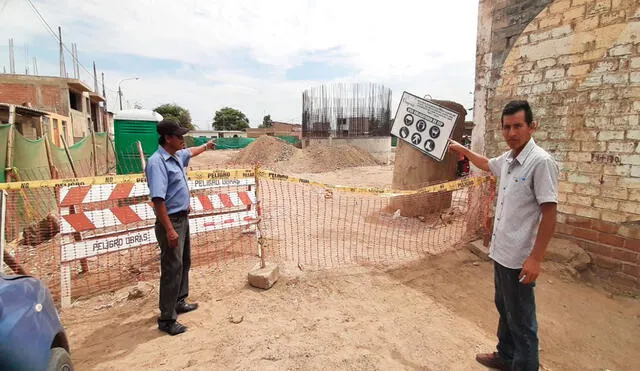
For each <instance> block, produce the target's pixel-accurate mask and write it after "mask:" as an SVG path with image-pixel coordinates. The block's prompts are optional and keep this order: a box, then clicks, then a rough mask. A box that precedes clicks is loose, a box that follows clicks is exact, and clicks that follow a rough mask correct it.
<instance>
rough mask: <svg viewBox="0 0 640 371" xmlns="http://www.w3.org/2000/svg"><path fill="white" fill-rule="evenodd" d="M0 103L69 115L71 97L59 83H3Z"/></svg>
mask: <svg viewBox="0 0 640 371" xmlns="http://www.w3.org/2000/svg"><path fill="white" fill-rule="evenodd" d="M0 102H2V103H10V104H18V105H24V104H26V103H31V106H32V107H33V108H36V109H40V110H43V111H48V112H54V113H58V114H62V115H65V116H68V115H69V97H68V90H67V88H66V85H64V86H62V85H61V84H60V83H59V82H58V83H55V82H53V83H50V84H45V83H35V82H24V83H23V82H19V81H11V79H10V78H9V79H7V81H3V82H1V83H0Z"/></svg>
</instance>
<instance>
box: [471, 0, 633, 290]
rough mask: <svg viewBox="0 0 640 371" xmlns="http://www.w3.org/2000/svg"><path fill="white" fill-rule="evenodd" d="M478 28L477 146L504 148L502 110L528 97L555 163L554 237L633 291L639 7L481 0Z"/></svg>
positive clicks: (627, 0)
mask: <svg viewBox="0 0 640 371" xmlns="http://www.w3.org/2000/svg"><path fill="white" fill-rule="evenodd" d="M525 5H526V6H525ZM478 31H479V32H478V51H477V57H478V62H477V76H478V81H477V87H476V97H475V99H476V109H478V111H477V112H475V116H474V121H476V124H477V125H478V126H479V127H481V128H482V129H481V130H482V132H481V133H474V137H473V139H474V141H475V142H476V143H474V144H473V145H474V149H476V150H483V151H484V152H485V153H486V154H487V155H490V156H494V155H497V154H499V153H501V152H502V151H505V150H506V145H505V143H504V140H503V138H502V133H501V131H500V112H501V110H502V107H503V106H504V104H506V102H508V101H509V100H511V99H514V98H523V99H527V100H528V101H529V102H530V103H531V104H532V106H533V109H534V115H535V117H536V120H537V121H538V122H539V124H540V128H539V130H538V131H537V132H536V133H535V135H534V138H535V139H536V141H537V143H538V144H539V145H540V146H542V147H543V148H545V149H546V150H548V151H549V152H551V153H552V154H553V155H554V157H555V158H556V159H557V161H558V163H559V165H560V167H561V174H560V204H559V211H560V219H559V222H560V225H559V227H558V233H559V234H561V235H563V236H565V237H571V238H574V239H576V241H578V242H579V244H580V245H581V246H582V247H583V248H585V249H587V250H588V251H589V252H590V253H591V254H592V255H593V256H594V261H595V262H596V264H597V266H598V267H599V268H600V269H601V270H602V273H603V277H605V278H607V279H610V280H611V282H613V283H615V284H616V285H619V286H623V287H625V288H629V289H632V290H635V291H639V290H640V260H639V258H638V252H639V250H638V241H639V240H640V237H639V236H638V235H637V233H638V232H640V122H639V114H640V39H638V38H637V35H639V34H640V3H639V2H638V1H636V0H555V1H549V0H538V1H515V0H495V1H489V0H484V1H481V3H480V21H479V30H478Z"/></svg>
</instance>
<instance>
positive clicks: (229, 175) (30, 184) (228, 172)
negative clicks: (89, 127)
mask: <svg viewBox="0 0 640 371" xmlns="http://www.w3.org/2000/svg"><path fill="white" fill-rule="evenodd" d="M187 175H188V177H189V179H190V180H209V179H242V178H253V177H254V176H255V172H254V170H253V169H225V170H195V171H189V172H188V173H187ZM146 181H147V178H146V177H145V176H144V174H127V175H105V176H95V177H86V178H69V179H47V180H31V181H27V182H10V183H0V190H21V189H35V188H56V187H70V186H91V185H98V184H120V183H141V182H146Z"/></svg>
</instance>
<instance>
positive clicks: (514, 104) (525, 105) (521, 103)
mask: <svg viewBox="0 0 640 371" xmlns="http://www.w3.org/2000/svg"><path fill="white" fill-rule="evenodd" d="M520 111H523V112H524V120H525V121H526V123H527V125H528V126H531V124H532V123H533V112H531V106H529V102H527V101H526V100H512V101H511V102H509V103H507V105H506V106H504V108H503V109H502V116H501V117H500V123H501V124H503V123H504V117H505V116H511V115H514V114H516V113H518V112H520Z"/></svg>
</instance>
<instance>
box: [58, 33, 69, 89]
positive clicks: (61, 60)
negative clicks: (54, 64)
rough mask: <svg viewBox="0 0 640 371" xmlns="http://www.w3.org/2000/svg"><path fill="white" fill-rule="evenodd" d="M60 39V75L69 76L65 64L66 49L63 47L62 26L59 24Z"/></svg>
mask: <svg viewBox="0 0 640 371" xmlns="http://www.w3.org/2000/svg"><path fill="white" fill-rule="evenodd" d="M58 40H60V77H63V78H64V77H68V76H67V68H66V67H65V65H64V49H63V47H62V27H60V26H58Z"/></svg>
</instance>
